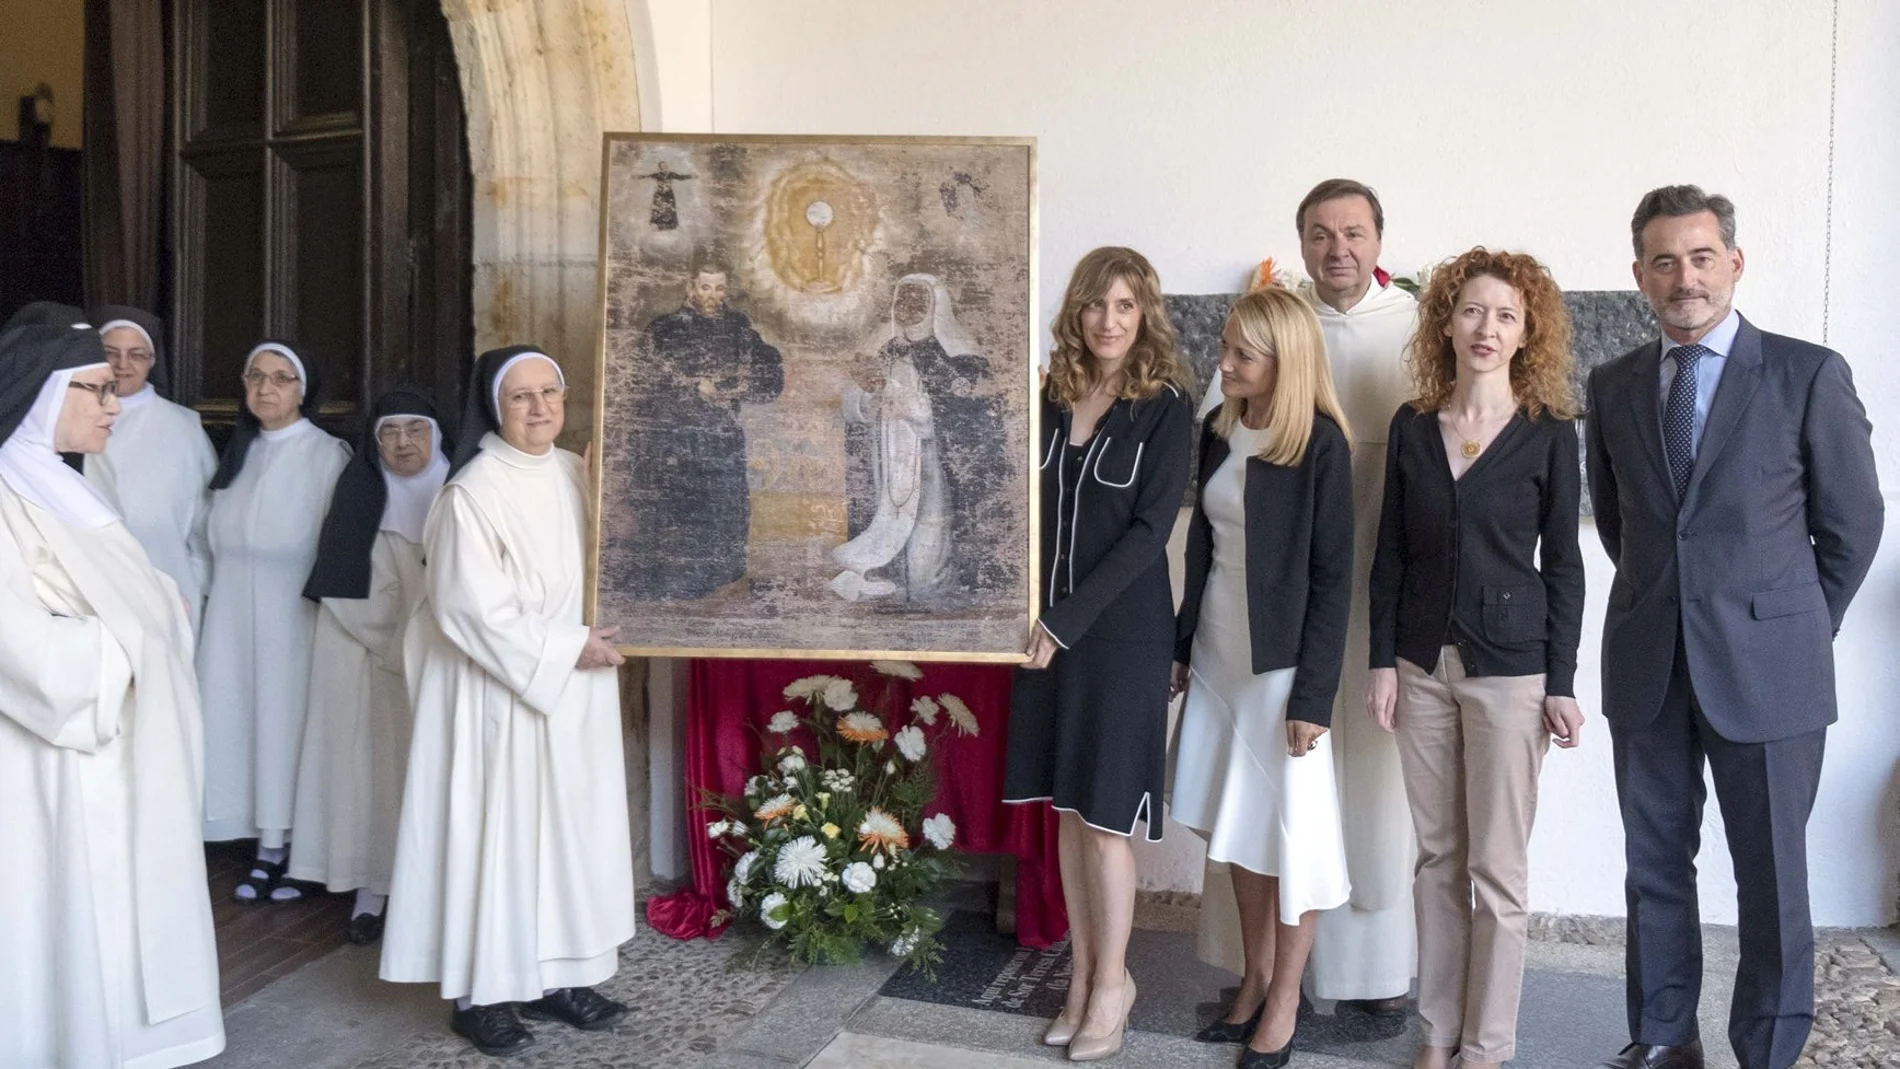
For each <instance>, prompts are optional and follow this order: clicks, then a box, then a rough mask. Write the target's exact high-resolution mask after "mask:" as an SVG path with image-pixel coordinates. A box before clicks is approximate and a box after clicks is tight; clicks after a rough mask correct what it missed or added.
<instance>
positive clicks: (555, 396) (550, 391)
mask: <svg viewBox="0 0 1900 1069" xmlns="http://www.w3.org/2000/svg"><path fill="white" fill-rule="evenodd" d="M537 397H538V398H540V399H541V403H542V404H545V405H547V406H548V407H549V408H553V407H554V406H555V405H558V404H560V403H562V402H563V401H566V400H567V387H565V386H543V387H541V388H540V389H538V390H515V391H513V392H512V393H505V394H502V395H501V403H502V405H503V406H504V407H507V408H516V409H525V408H529V407H531V406H533V404H534V401H535V398H537Z"/></svg>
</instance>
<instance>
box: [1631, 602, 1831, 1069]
mask: <svg viewBox="0 0 1900 1069" xmlns="http://www.w3.org/2000/svg"><path fill="white" fill-rule="evenodd" d="M1826 739H1827V732H1826V730H1825V729H1822V730H1817V731H1810V732H1806V733H1803V734H1800V735H1796V736H1794V737H1792V738H1786V739H1776V740H1774V741H1773V742H1762V743H1740V742H1731V741H1729V740H1728V739H1725V738H1723V737H1722V736H1721V735H1720V734H1718V733H1717V732H1716V731H1715V730H1714V729H1713V728H1712V727H1710V726H1709V721H1708V719H1707V717H1705V716H1704V715H1703V710H1702V706H1701V704H1700V703H1699V702H1698V701H1696V697H1695V688H1694V686H1693V685H1692V683H1691V682H1690V679H1689V670H1688V658H1687V657H1686V656H1685V655H1684V651H1683V648H1682V642H1681V639H1680V638H1678V639H1677V643H1676V665H1675V670H1674V672H1673V673H1672V675H1671V677H1670V682H1669V691H1668V694H1667V695H1666V696H1665V697H1664V699H1663V705H1662V711H1661V712H1660V713H1659V714H1658V715H1657V717H1656V719H1655V720H1654V721H1652V722H1650V723H1648V724H1645V725H1642V726H1640V727H1634V728H1632V727H1627V726H1624V725H1619V724H1614V723H1613V724H1611V725H1610V740H1611V744H1612V749H1613V759H1614V762H1615V766H1616V793H1617V800H1618V802H1619V804H1620V806H1621V808H1622V813H1623V834H1624V853H1625V859H1626V862H1627V865H1628V872H1627V875H1626V876H1625V878H1624V885H1623V886H1624V894H1625V896H1626V898H1627V900H1628V906H1629V950H1628V963H1627V969H1628V977H1627V984H1628V1000H1629V1026H1630V1038H1632V1039H1633V1040H1636V1041H1638V1042H1641V1043H1665V1044H1681V1043H1687V1042H1689V1041H1690V1040H1692V1039H1695V1038H1697V1029H1696V1003H1697V1002H1698V1001H1699V1000H1700V997H1701V994H1702V928H1701V916H1700V911H1699V907H1698V904H1697V901H1696V867H1695V858H1696V852H1697V850H1698V849H1699V848H1700V847H1701V834H1700V829H1701V824H1702V803H1703V802H1704V800H1705V799H1706V797H1707V794H1708V791H1707V788H1706V787H1705V786H1704V782H1703V767H1704V765H1705V763H1706V765H1707V767H1708V770H1709V772H1710V774H1711V775H1710V778H1711V779H1713V780H1714V782H1715V797H1716V802H1717V803H1718V804H1719V805H1720V806H1721V808H1722V823H1723V826H1724V830H1725V831H1726V832H1727V835H1728V849H1729V857H1730V858H1731V859H1732V860H1733V862H1734V865H1735V885H1736V900H1737V903H1738V905H1739V910H1738V913H1739V920H1740V925H1739V927H1740V938H1741V964H1740V967H1739V968H1738V969H1737V970H1736V975H1735V998H1734V1001H1733V1002H1732V1003H1730V1006H1729V1029H1728V1033H1729V1042H1730V1043H1731V1044H1733V1046H1734V1048H1735V1056H1736V1058H1737V1060H1739V1061H1740V1063H1741V1066H1742V1069H1788V1067H1789V1066H1792V1065H1793V1064H1794V1062H1795V1059H1796V1058H1798V1057H1800V1055H1801V1048H1802V1047H1803V1046H1804V1045H1805V1044H1806V1043H1807V1040H1808V1030H1809V1028H1810V1027H1811V1026H1812V1024H1813V1021H1814V929H1813V926H1812V923H1811V922H1810V920H1809V917H1808V855H1807V825H1808V814H1809V813H1810V812H1811V811H1812V810H1813V808H1814V796H1815V792H1816V789H1817V788H1818V786H1819V784H1820V780H1821V755H1822V750H1823V747H1824V745H1825V743H1826Z"/></svg>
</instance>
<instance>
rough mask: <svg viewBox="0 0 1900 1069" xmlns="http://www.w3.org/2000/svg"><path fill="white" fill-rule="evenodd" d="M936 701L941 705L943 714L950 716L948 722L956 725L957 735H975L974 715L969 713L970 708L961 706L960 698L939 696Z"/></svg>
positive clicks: (961, 700) (948, 695)
mask: <svg viewBox="0 0 1900 1069" xmlns="http://www.w3.org/2000/svg"><path fill="white" fill-rule="evenodd" d="M937 700H938V701H940V702H942V703H943V710H944V712H946V713H948V714H950V722H951V723H952V724H955V725H956V727H957V733H958V734H960V735H975V734H977V730H976V714H975V713H972V712H970V707H969V706H967V705H965V704H963V699H962V698H959V697H957V696H956V695H954V694H939V695H937Z"/></svg>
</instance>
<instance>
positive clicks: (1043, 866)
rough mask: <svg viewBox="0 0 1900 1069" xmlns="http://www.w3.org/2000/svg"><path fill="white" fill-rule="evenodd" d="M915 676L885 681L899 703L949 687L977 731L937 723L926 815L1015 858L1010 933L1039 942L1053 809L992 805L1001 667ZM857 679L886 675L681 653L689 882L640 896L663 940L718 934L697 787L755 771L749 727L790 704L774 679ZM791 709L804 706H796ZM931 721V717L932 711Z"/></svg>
mask: <svg viewBox="0 0 1900 1069" xmlns="http://www.w3.org/2000/svg"><path fill="white" fill-rule="evenodd" d="M918 668H920V669H921V670H922V671H923V673H924V675H923V678H922V679H920V680H917V681H915V682H910V681H907V680H902V679H898V680H894V681H891V682H894V683H895V685H896V688H897V695H898V697H899V698H900V699H901V700H902V702H903V703H904V706H905V707H906V708H908V707H909V705H910V701H911V698H912V697H913V696H916V695H923V694H930V695H938V694H944V693H950V694H954V695H956V696H957V697H959V698H962V699H963V700H964V702H965V704H967V705H969V707H970V711H971V712H972V713H973V714H975V716H976V721H977V726H978V728H979V733H978V734H976V735H973V736H962V735H959V734H958V733H957V732H956V731H955V730H954V729H946V730H944V731H943V732H941V733H940V734H938V735H937V736H936V738H937V743H936V745H937V747H938V749H937V756H936V767H937V799H936V801H934V802H932V803H931V804H930V806H929V807H928V808H927V809H926V810H925V813H926V815H928V814H934V813H939V812H941V813H948V814H949V815H950V819H951V820H953V821H955V822H956V825H957V842H956V849H958V850H960V851H963V852H965V853H973V854H1010V855H1013V856H1014V857H1015V858H1016V862H1017V864H1016V941H1017V942H1019V943H1021V944H1022V945H1023V946H1027V947H1046V946H1049V945H1051V944H1053V943H1055V942H1058V941H1060V940H1061V939H1062V937H1063V936H1065V935H1067V934H1068V931H1069V916H1068V912H1067V911H1066V910H1065V909H1064V908H1063V904H1062V874H1061V871H1060V870H1059V869H1058V868H1057V862H1056V849H1055V847H1056V814H1055V811H1054V810H1052V809H1050V808H1049V804H1048V803H1047V802H1036V803H1033V804H1026V805H1004V804H1002V802H1001V801H1000V799H1001V798H1002V796H1003V754H1004V747H1005V746H1006V745H1007V743H1008V738H1009V730H1008V728H1009V677H1010V669H1009V668H1007V667H1002V666H993V665H966V664H924V665H918ZM821 673H822V674H827V675H839V676H844V677H846V678H849V679H854V680H857V681H858V683H859V687H860V692H861V693H863V694H864V695H865V698H866V700H867V701H873V700H876V696H879V695H881V694H882V693H883V690H882V688H883V687H884V686H885V685H886V682H887V679H886V677H884V676H880V675H877V674H876V673H874V672H872V670H871V669H870V667H869V666H868V665H866V664H865V663H864V662H862V661H848V662H847V661H839V662H831V661H724V660H697V661H694V662H693V663H692V667H691V682H690V685H689V687H688V690H687V697H686V804H687V813H688V819H689V822H690V823H689V825H688V834H687V844H688V847H687V848H688V851H689V853H690V855H691V857H692V862H693V883H692V886H690V887H686V888H682V889H681V890H679V891H677V892H675V893H673V894H670V895H664V896H661V897H658V898H654V899H651V900H649V901H648V903H647V923H648V924H650V925H652V926H653V928H654V929H655V930H656V931H659V932H662V933H664V934H666V935H670V936H672V937H674V938H675V939H696V938H699V937H701V936H706V937H713V936H717V935H718V934H719V929H716V928H714V927H713V926H712V924H711V917H712V915H713V913H714V912H716V911H717V910H720V909H723V908H725V905H726V889H725V879H726V865H727V863H728V862H729V861H730V860H731V859H730V858H729V857H728V856H727V854H726V853H725V851H724V850H722V849H721V848H720V847H719V846H718V845H717V844H715V843H714V842H712V841H711V840H709V839H708V838H706V831H705V829H706V824H707V822H708V821H711V820H715V819H717V816H716V815H715V814H713V813H710V812H708V811H706V810H704V809H702V808H701V807H700V800H701V797H702V794H701V792H702V791H712V792H714V793H717V794H726V795H736V794H739V793H740V792H742V791H744V790H745V781H746V780H747V779H748V778H749V777H751V776H753V775H754V774H756V773H757V772H759V771H760V768H759V756H760V752H759V751H760V733H761V731H763V729H764V727H765V723H766V721H768V720H770V719H771V718H772V714H773V713H775V712H777V711H778V710H780V709H785V708H788V707H792V703H791V702H788V701H787V700H786V699H785V695H784V691H785V685H786V684H788V683H790V682H792V681H793V680H795V679H802V678H804V677H805V676H809V675H818V674H821ZM797 711H798V712H800V713H801V714H802V713H804V712H805V711H806V710H805V708H804V707H803V706H802V705H801V706H798V707H797ZM940 723H941V721H940Z"/></svg>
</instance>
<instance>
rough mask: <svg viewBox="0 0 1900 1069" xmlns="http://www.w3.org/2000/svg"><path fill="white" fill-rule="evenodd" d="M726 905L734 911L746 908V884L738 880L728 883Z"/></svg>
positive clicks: (728, 881)
mask: <svg viewBox="0 0 1900 1069" xmlns="http://www.w3.org/2000/svg"><path fill="white" fill-rule="evenodd" d="M726 905H728V906H731V907H732V908H733V909H740V908H743V907H744V906H745V884H743V883H740V882H739V881H738V880H736V879H734V880H727V881H726Z"/></svg>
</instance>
